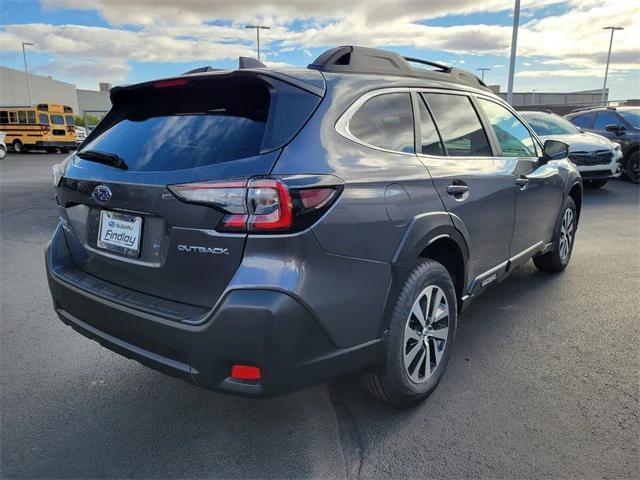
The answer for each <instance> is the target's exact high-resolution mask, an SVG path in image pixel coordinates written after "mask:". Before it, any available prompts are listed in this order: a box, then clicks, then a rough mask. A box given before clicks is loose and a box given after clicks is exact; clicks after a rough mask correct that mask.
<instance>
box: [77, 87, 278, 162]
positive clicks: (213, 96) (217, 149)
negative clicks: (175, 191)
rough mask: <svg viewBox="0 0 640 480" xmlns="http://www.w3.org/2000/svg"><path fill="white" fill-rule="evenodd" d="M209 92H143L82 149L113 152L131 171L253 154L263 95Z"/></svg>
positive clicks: (259, 137)
mask: <svg viewBox="0 0 640 480" xmlns="http://www.w3.org/2000/svg"><path fill="white" fill-rule="evenodd" d="M215 87H216V86H215V85H214V86H212V85H209V86H208V87H207V86H206V85H202V86H198V87H194V88H180V87H178V88H160V89H154V90H150V91H146V92H143V93H144V94H143V95H141V97H138V98H137V99H136V100H135V101H134V102H132V104H129V105H127V106H123V107H122V111H121V112H120V116H119V119H118V121H117V122H116V123H115V124H113V125H111V126H110V127H109V128H108V129H107V130H106V131H104V132H102V133H101V134H99V135H98V136H97V137H96V138H94V139H92V140H91V142H89V143H88V144H86V145H85V146H84V147H83V148H82V150H83V151H86V150H95V151H100V152H108V153H115V154H117V155H118V156H120V157H121V158H122V159H123V160H124V162H125V163H126V164H127V167H128V169H129V170H133V171H168V170H182V169H188V168H195V167H201V166H205V165H213V164H217V163H222V162H228V161H232V160H237V159H240V158H247V157H252V156H255V155H259V154H260V150H261V146H262V142H263V137H264V134H265V128H266V124H267V117H268V113H269V102H270V96H269V92H268V90H267V89H266V87H265V86H264V85H261V84H257V83H256V82H252V83H251V84H249V83H246V82H245V83H244V84H243V83H242V82H239V83H236V84H235V85H233V86H229V85H226V86H225V85H220V86H218V88H215Z"/></svg>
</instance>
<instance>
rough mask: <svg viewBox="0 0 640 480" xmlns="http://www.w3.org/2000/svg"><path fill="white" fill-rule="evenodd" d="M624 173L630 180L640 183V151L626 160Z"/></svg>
mask: <svg viewBox="0 0 640 480" xmlns="http://www.w3.org/2000/svg"><path fill="white" fill-rule="evenodd" d="M624 174H625V176H626V177H627V179H628V180H629V181H630V182H633V183H640V151H638V150H636V151H635V152H633V153H632V154H631V155H629V158H628V159H627V161H626V162H625V165H624Z"/></svg>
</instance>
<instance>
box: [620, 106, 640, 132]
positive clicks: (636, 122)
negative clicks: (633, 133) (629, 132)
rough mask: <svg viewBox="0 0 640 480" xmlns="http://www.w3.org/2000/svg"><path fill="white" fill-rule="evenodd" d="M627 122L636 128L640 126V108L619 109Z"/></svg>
mask: <svg viewBox="0 0 640 480" xmlns="http://www.w3.org/2000/svg"><path fill="white" fill-rule="evenodd" d="M618 113H619V114H620V115H622V118H624V119H625V120H626V121H627V122H629V123H630V124H631V126H632V127H634V128H640V110H618Z"/></svg>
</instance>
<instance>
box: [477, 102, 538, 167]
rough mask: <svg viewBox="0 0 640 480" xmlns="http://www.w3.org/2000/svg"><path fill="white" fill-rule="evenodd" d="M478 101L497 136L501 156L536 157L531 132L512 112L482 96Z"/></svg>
mask: <svg viewBox="0 0 640 480" xmlns="http://www.w3.org/2000/svg"><path fill="white" fill-rule="evenodd" d="M478 103H479V104H480V106H481V107H482V110H484V113H485V114H486V115H487V118H488V119H489V122H490V123H491V128H493V131H494V132H495V134H496V137H498V142H499V143H500V149H501V150H502V156H503V157H537V155H536V149H535V147H534V146H533V138H532V137H531V133H529V130H528V129H527V127H525V126H524V124H523V123H522V122H521V121H520V120H518V118H517V117H516V116H515V115H514V114H513V113H511V112H510V111H509V110H507V109H506V108H504V107H503V106H502V105H498V104H497V103H495V102H492V101H490V100H485V99H484V98H478Z"/></svg>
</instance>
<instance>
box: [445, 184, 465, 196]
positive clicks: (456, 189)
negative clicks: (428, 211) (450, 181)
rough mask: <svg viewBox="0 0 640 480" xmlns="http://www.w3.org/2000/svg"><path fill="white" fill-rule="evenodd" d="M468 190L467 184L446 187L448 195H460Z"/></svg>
mask: <svg viewBox="0 0 640 480" xmlns="http://www.w3.org/2000/svg"><path fill="white" fill-rule="evenodd" d="M468 191H469V187H468V186H467V185H449V186H448V187H447V193H448V194H449V195H453V196H454V197H455V196H456V195H462V194H463V193H467V192H468Z"/></svg>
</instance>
